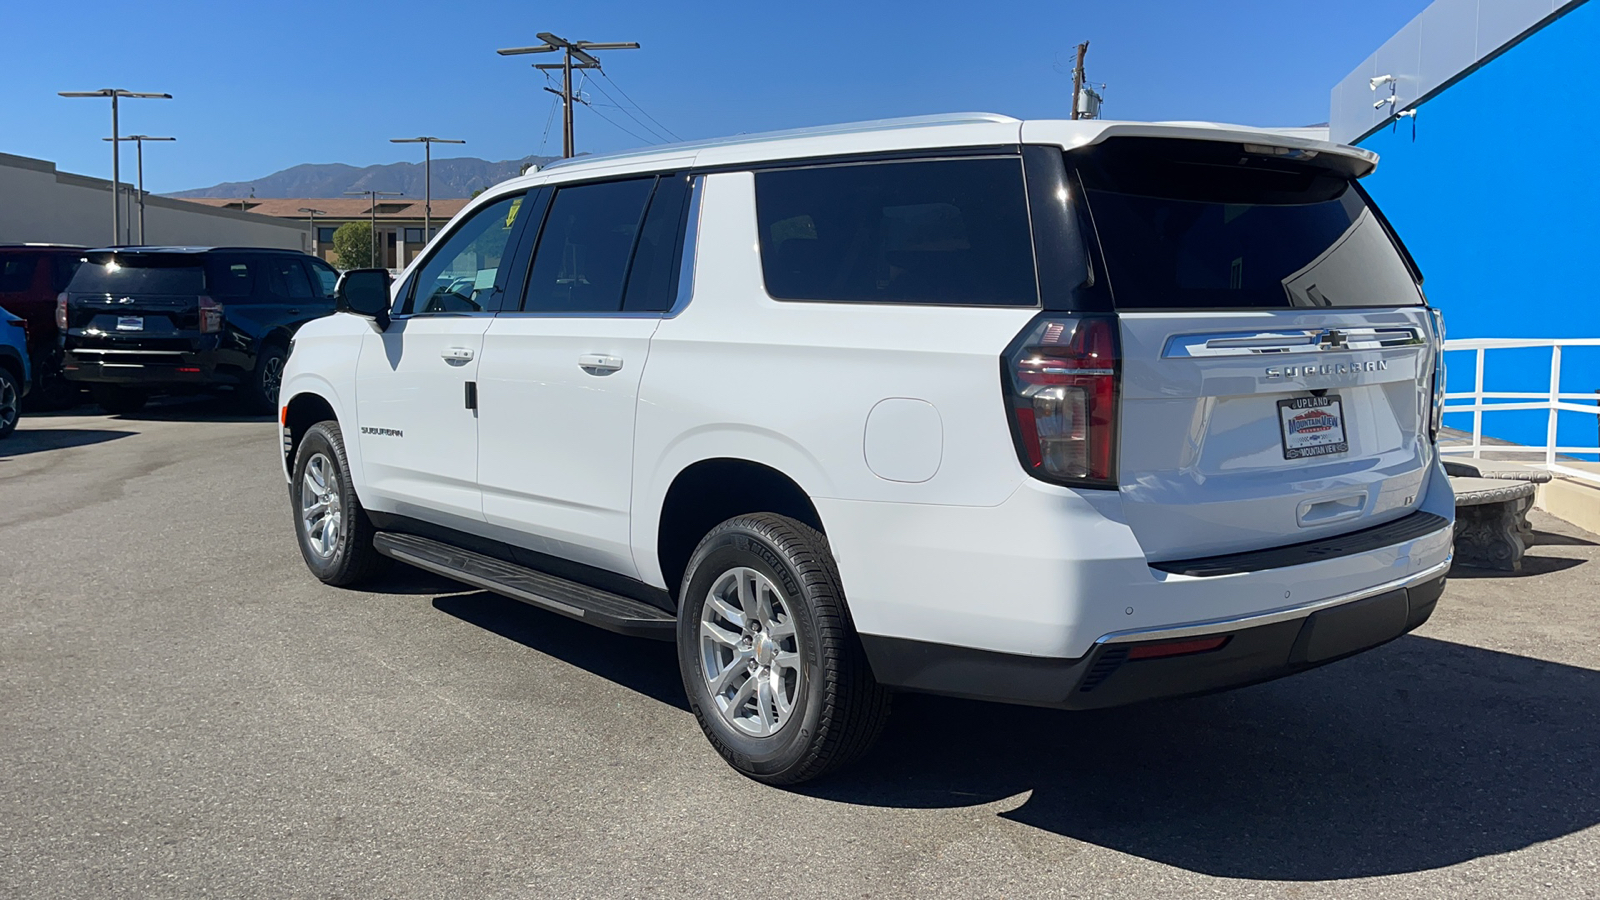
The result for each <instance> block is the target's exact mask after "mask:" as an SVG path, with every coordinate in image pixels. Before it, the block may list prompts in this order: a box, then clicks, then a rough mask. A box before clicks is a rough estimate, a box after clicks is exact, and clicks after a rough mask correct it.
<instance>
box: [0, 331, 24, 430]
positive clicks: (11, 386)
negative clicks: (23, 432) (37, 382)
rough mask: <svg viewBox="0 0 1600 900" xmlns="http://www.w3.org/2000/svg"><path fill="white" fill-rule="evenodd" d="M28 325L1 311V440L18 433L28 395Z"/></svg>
mask: <svg viewBox="0 0 1600 900" xmlns="http://www.w3.org/2000/svg"><path fill="white" fill-rule="evenodd" d="M27 341H28V323H26V322H24V321H22V320H21V319H19V318H17V317H16V316H13V315H12V314H11V313H8V312H6V311H5V310H3V309H0V438H3V437H6V436H7V435H9V434H11V432H13V431H16V430H17V418H18V417H19V416H21V415H22V396H23V395H24V394H26V393H27V392H28V350H27Z"/></svg>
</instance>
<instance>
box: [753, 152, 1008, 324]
mask: <svg viewBox="0 0 1600 900" xmlns="http://www.w3.org/2000/svg"><path fill="white" fill-rule="evenodd" d="M756 217H757V220H758V222H759V225H760V243H761V267H762V271H763V273H764V275H765V279H766V284H767V293H768V294H770V295H771V296H772V297H774V298H775V299H778V300H824V301H845V302H858V303H926V304H949V305H962V306H1035V305H1037V304H1038V302H1039V289H1038V285H1037V279H1036V277H1035V274H1034V266H1033V238H1032V232H1031V230H1030V228H1029V224H1028V204H1027V194H1026V189H1025V186H1024V183H1023V177H1022V161H1021V159H1020V158H1017V157H1006V158H988V159H942V160H919V161H912V162H897V163H879V164H869V165H839V166H815V167H810V168H800V169H781V170H777V171H771V172H757V173H756Z"/></svg>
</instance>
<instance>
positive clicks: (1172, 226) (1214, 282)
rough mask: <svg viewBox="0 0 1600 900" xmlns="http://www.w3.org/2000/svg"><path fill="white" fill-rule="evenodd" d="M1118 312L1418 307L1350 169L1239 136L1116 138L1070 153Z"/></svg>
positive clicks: (1417, 295) (1410, 282) (1407, 275)
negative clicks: (1278, 153)
mask: <svg viewBox="0 0 1600 900" xmlns="http://www.w3.org/2000/svg"><path fill="white" fill-rule="evenodd" d="M1068 161H1069V164H1074V165H1076V167H1077V171H1078V174H1079V176H1080V177H1081V178H1082V180H1083V185H1084V188H1085V192H1086V194H1087V197H1088V203H1089V210H1090V212H1091V213H1092V215H1093V217H1094V225H1095V229H1096V231H1097V232H1098V233H1099V236H1100V245H1101V250H1102V252H1103V253H1104V255H1105V263H1106V269H1107V275H1108V277H1109V279H1110V282H1111V289H1112V293H1113V295H1114V297H1115V300H1116V305H1117V307H1118V308H1119V309H1273V308H1287V307H1357V306H1416V305H1420V304H1421V303H1422V295H1421V292H1420V291H1418V289H1417V285H1416V282H1415V280H1414V279H1413V278H1412V275H1411V270H1410V269H1409V268H1408V267H1407V265H1406V262H1405V259H1404V258H1403V257H1402V256H1401V253H1400V251H1399V249H1398V248H1397V247H1396V246H1395V243H1394V241H1393V240H1392V239H1391V238H1390V236H1389V232H1388V229H1387V228H1386V227H1385V225H1384V224H1383V222H1382V220H1381V219H1380V218H1379V217H1378V214H1377V212H1376V210H1374V209H1373V208H1372V207H1371V206H1370V205H1369V204H1368V203H1367V200H1366V197H1365V196H1364V195H1363V194H1362V192H1361V191H1360V190H1359V189H1358V188H1357V187H1356V186H1355V183H1354V181H1353V180H1352V179H1350V178H1349V177H1348V176H1346V175H1343V174H1341V173H1338V172H1335V171H1331V170H1329V169H1325V168H1321V167H1318V166H1316V165H1314V164H1311V163H1309V162H1302V161H1296V160H1290V159H1284V158H1279V157H1274V156H1270V155H1267V154H1266V153H1264V152H1257V153H1252V152H1246V151H1245V149H1244V148H1243V147H1241V146H1240V145H1238V144H1227V143H1222V142H1204V141H1172V140H1160V139H1132V138H1123V139H1114V140H1111V141H1107V142H1106V143H1105V144H1103V145H1101V146H1099V147H1096V148H1093V149H1092V150H1090V151H1078V152H1074V153H1070V154H1068Z"/></svg>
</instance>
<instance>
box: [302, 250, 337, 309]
mask: <svg viewBox="0 0 1600 900" xmlns="http://www.w3.org/2000/svg"><path fill="white" fill-rule="evenodd" d="M304 262H305V264H306V265H307V266H310V267H311V291H312V293H314V294H315V295H316V298H317V299H318V300H327V301H329V302H332V300H333V287H334V285H336V284H338V283H339V272H338V270H337V269H335V268H334V267H333V266H330V265H328V264H327V263H325V262H323V261H322V260H320V259H307V260H304Z"/></svg>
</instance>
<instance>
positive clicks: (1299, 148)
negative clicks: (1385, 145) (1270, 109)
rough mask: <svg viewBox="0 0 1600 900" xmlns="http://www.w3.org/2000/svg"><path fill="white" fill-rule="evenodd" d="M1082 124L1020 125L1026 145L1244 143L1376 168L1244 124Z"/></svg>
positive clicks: (1332, 147)
mask: <svg viewBox="0 0 1600 900" xmlns="http://www.w3.org/2000/svg"><path fill="white" fill-rule="evenodd" d="M1086 124H1090V123H1085V122H1084V121H1082V120H1079V121H1076V122H1070V121H1052V120H1041V121H1029V122H1024V123H1022V142H1023V143H1025V144H1059V145H1060V146H1061V147H1062V148H1063V149H1066V150H1076V149H1078V148H1079V147H1090V146H1093V145H1095V144H1099V143H1102V142H1104V141H1106V140H1108V139H1110V138H1114V137H1152V138H1178V139H1186V140H1192V141H1218V142H1222V143H1231V144H1249V145H1251V146H1252V147H1254V148H1262V149H1265V150H1268V151H1269V152H1273V151H1282V155H1285V156H1289V155H1308V154H1314V155H1315V156H1316V157H1317V158H1318V164H1319V165H1322V166H1325V167H1327V168H1328V169H1331V170H1333V171H1336V172H1339V173H1341V174H1343V175H1347V176H1349V177H1351V178H1365V177H1366V176H1368V175H1370V174H1372V171H1373V170H1374V169H1376V168H1377V167H1378V154H1376V153H1373V152H1372V151H1371V150H1363V149H1362V148H1360V147H1352V146H1350V145H1348V144H1335V143H1333V142H1332V141H1317V140H1312V139H1310V138H1304V137H1299V136H1298V135H1291V134H1284V133H1283V132H1281V131H1271V130H1269V129H1266V128H1251V127H1248V126H1245V125H1218V124H1215V123H1212V122H1104V121H1101V122H1094V123H1092V124H1093V125H1098V126H1100V127H1098V128H1084V127H1083V126H1084V125H1086Z"/></svg>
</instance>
